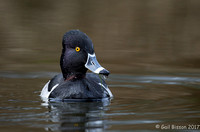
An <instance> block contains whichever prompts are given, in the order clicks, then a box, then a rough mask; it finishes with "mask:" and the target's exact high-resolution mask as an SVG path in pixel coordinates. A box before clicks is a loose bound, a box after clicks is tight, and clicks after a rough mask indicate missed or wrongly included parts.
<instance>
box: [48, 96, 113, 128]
mask: <svg viewBox="0 0 200 132" xmlns="http://www.w3.org/2000/svg"><path fill="white" fill-rule="evenodd" d="M48 104H49V105H48V107H49V114H48V116H49V120H50V121H52V122H53V123H56V124H53V125H49V126H47V127H46V128H45V129H46V130H50V131H57V130H59V131H74V130H76V131H103V130H105V129H106V128H108V125H106V123H105V121H106V120H107V119H106V117H104V115H105V114H104V113H105V111H106V110H107V109H108V108H107V107H106V106H108V105H109V104H110V100H104V101H98V102H51V103H48Z"/></svg>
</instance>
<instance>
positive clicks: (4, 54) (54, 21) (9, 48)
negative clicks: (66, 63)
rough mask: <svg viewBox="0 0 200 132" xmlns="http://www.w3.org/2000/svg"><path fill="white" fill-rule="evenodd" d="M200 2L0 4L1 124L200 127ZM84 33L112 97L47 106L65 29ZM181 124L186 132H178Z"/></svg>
mask: <svg viewBox="0 0 200 132" xmlns="http://www.w3.org/2000/svg"><path fill="white" fill-rule="evenodd" d="M199 6H200V2H199V1H198V0H191V1H188V0H181V1H179V0H175V1H157V0H154V1H133V0H130V1H129V0H127V1H84V2H83V1H76V0H75V1H59V2H57V1H46V0H43V1H29V0H21V1H18V2H16V1H14V0H13V1H12V0H9V1H7V0H3V1H1V5H0V16H1V21H0V131H2V132H4V131H5V132H11V131H16V132H18V131H19V132H26V131H38V132H40V131H133V130H137V131H161V130H167V131H173V130H174V129H176V131H181V132H182V131H199V130H200V126H199V125H200V105H199V104H200V96H199V94H200V61H199V60H200V58H199V56H200V52H199V51H200V46H199V43H200V36H199V34H200V25H199V23H200V20H199V9H200V7H199ZM77 28H78V29H80V30H82V31H84V32H86V33H87V34H88V35H89V36H90V37H91V39H92V40H93V43H94V48H95V53H96V56H97V59H98V61H99V62H100V64H101V65H102V66H103V67H105V68H106V69H108V70H109V71H110V72H111V75H110V76H109V77H108V79H107V84H108V86H109V88H110V89H111V91H112V93H113V95H114V98H113V99H112V100H111V101H110V102H109V101H106V100H105V101H104V102H54V103H44V102H42V101H41V99H40V97H39V94H40V91H41V89H42V87H43V86H44V84H45V83H46V82H47V81H48V80H49V79H50V78H52V77H53V76H54V75H55V74H57V73H59V72H60V67H59V57H60V54H61V38H62V35H63V34H64V33H65V32H66V31H68V30H70V29H77ZM182 129H184V130H182Z"/></svg>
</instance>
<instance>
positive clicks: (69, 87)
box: [40, 30, 113, 101]
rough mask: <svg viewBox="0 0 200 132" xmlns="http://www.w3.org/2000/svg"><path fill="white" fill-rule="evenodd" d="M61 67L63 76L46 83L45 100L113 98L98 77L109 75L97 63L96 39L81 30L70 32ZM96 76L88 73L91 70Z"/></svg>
mask: <svg viewBox="0 0 200 132" xmlns="http://www.w3.org/2000/svg"><path fill="white" fill-rule="evenodd" d="M62 47H63V49H62V54H61V58H60V66H61V71H62V73H60V74H58V75H56V76H54V77H53V78H52V79H51V80H50V81H49V82H47V83H46V85H45V86H44V88H43V89H42V91H41V94H40V96H41V97H42V99H43V100H46V99H50V100H51V99H53V100H61V101H62V100H65V99H79V100H86V101H87V100H93V99H94V100H95V99H98V100H99V99H104V98H112V97H113V95H112V93H111V91H110V90H109V88H108V86H107V85H106V83H105V81H104V80H103V79H102V78H101V77H100V76H99V75H98V74H102V75H105V76H108V75H109V71H107V70H106V69H105V68H103V67H102V66H101V65H100V64H99V63H98V61H97V59H96V56H95V53H94V48H93V43H92V40H91V39H90V38H89V37H88V36H87V35H86V34H85V33H83V32H81V31H79V30H70V31H69V32H66V33H65V34H64V36H63V40H62ZM88 69H89V70H90V71H92V72H94V73H95V74H94V73H86V72H87V70H88Z"/></svg>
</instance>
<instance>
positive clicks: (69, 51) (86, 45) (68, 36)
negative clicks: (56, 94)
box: [60, 30, 109, 80]
mask: <svg viewBox="0 0 200 132" xmlns="http://www.w3.org/2000/svg"><path fill="white" fill-rule="evenodd" d="M62 46H63V49H62V54H61V58H60V66H61V70H62V73H63V77H64V79H65V80H69V79H70V78H73V77H82V76H84V75H85V73H86V72H87V69H89V70H90V71H92V72H94V73H96V74H103V75H106V76H108V75H109V71H108V70H106V69H105V68H103V67H102V66H101V65H100V64H99V63H98V61H97V59H96V56H95V53H94V48H93V43H92V40H91V39H90V38H89V37H88V36H87V35H86V34H85V33H83V32H81V31H79V30H70V31H69V32H66V33H65V34H64V36H63V41H62Z"/></svg>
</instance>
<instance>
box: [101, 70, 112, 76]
mask: <svg viewBox="0 0 200 132" xmlns="http://www.w3.org/2000/svg"><path fill="white" fill-rule="evenodd" d="M99 74H102V75H105V76H108V75H109V74H110V72H109V71H108V70H106V69H103V70H101V71H100V72H99Z"/></svg>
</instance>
